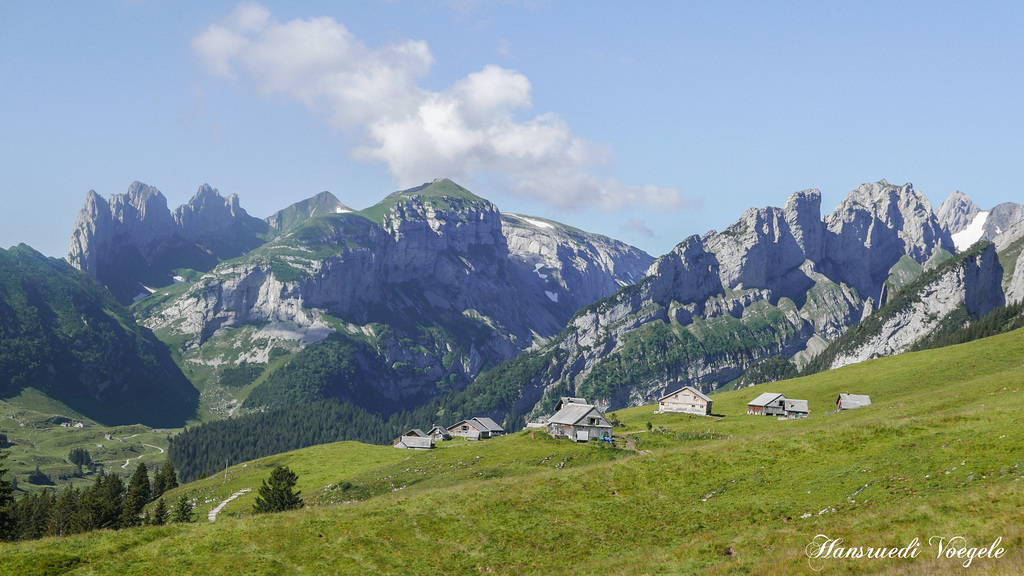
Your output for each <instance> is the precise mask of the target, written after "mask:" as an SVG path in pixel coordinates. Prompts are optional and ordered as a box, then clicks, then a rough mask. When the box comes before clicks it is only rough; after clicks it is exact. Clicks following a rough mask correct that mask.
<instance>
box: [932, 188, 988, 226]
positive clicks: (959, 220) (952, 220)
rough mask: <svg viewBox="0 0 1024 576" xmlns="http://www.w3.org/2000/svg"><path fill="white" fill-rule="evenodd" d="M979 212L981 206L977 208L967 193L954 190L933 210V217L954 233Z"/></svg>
mask: <svg viewBox="0 0 1024 576" xmlns="http://www.w3.org/2000/svg"><path fill="white" fill-rule="evenodd" d="M979 212H981V208H978V206H977V205H976V204H975V203H974V202H972V201H971V199H970V198H969V197H968V196H967V194H964V193H963V192H961V191H959V190H954V191H953V192H952V193H951V194H950V195H949V198H946V201H945V202H943V203H942V204H940V205H939V209H938V210H936V211H935V217H936V218H938V219H939V223H940V224H942V225H943V226H945V227H946V229H947V230H949V233H950V234H956V233H957V232H960V231H961V230H963V229H964V228H967V226H968V225H970V223H971V221H972V220H974V218H975V216H977V215H978V213H979Z"/></svg>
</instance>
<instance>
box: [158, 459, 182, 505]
mask: <svg viewBox="0 0 1024 576" xmlns="http://www.w3.org/2000/svg"><path fill="white" fill-rule="evenodd" d="M157 475H158V476H160V478H161V483H162V486H163V491H162V492H160V493H159V494H154V495H153V497H154V498H158V497H160V496H162V495H163V493H164V492H166V491H168V490H173V489H174V488H177V487H178V474H177V473H176V472H175V471H174V464H172V463H171V461H170V460H164V465H163V467H162V468H160V472H158V473H157Z"/></svg>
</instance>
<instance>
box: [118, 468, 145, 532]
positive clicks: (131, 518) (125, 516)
mask: <svg viewBox="0 0 1024 576" xmlns="http://www.w3.org/2000/svg"><path fill="white" fill-rule="evenodd" d="M149 500H150V498H149V470H148V469H147V468H146V464H145V463H141V464H139V467H138V468H136V469H135V472H133V473H132V477H131V478H130V479H129V480H128V491H127V492H126V493H125V497H124V505H123V507H122V510H121V526H138V525H139V524H140V522H141V520H140V518H139V515H140V514H142V509H143V508H145V506H146V504H148V503H149Z"/></svg>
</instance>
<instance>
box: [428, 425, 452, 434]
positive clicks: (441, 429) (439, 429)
mask: <svg viewBox="0 0 1024 576" xmlns="http://www.w3.org/2000/svg"><path fill="white" fill-rule="evenodd" d="M434 434H440V435H442V436H451V434H450V433H449V432H448V429H447V428H445V427H444V426H438V425H437V424H435V425H434V427H433V428H431V429H430V431H429V432H427V436H433V435H434Z"/></svg>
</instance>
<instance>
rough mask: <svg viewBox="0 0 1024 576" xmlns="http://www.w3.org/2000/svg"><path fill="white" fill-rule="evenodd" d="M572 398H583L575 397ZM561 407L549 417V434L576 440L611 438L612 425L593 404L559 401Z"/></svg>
mask: <svg viewBox="0 0 1024 576" xmlns="http://www.w3.org/2000/svg"><path fill="white" fill-rule="evenodd" d="M572 400H582V398H573V399H572ZM559 404H560V406H561V408H560V409H559V410H558V411H557V412H555V415H554V416H552V417H551V418H548V426H547V431H548V434H551V435H552V436H555V437H556V438H570V439H572V440H575V441H576V442H587V441H589V440H591V439H594V440H596V439H598V438H611V437H612V425H611V423H610V422H608V419H607V418H605V417H604V414H602V413H601V411H600V410H598V409H597V407H596V406H594V405H592V404H576V403H573V402H559Z"/></svg>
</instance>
